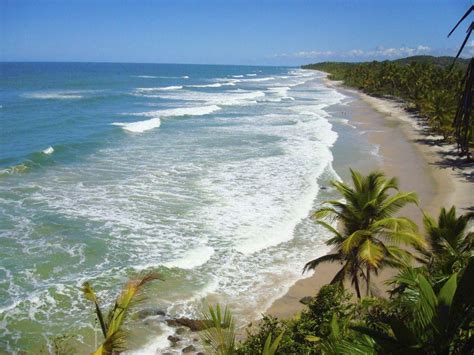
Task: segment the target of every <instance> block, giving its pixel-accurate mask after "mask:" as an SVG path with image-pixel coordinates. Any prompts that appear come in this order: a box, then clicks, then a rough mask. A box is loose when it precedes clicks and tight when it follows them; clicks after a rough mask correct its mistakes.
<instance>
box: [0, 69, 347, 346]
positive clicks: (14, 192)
mask: <svg viewBox="0 0 474 355" xmlns="http://www.w3.org/2000/svg"><path fill="white" fill-rule="evenodd" d="M345 100H347V98H346V97H345V96H343V95H342V94H339V93H337V92H336V91H335V90H333V89H330V88H327V87H325V86H324V85H323V83H322V76H321V74H319V73H316V72H310V71H304V70H299V69H295V68H278V67H248V66H204V65H164V64H160V65H154V64H93V63H90V64H74V63H67V64H61V63H16V64H15V63H10V64H8V63H3V64H2V65H1V93H0V105H1V108H0V115H1V118H0V125H1V136H0V242H1V246H2V248H1V250H0V254H1V256H0V338H1V340H0V348H1V349H3V350H7V351H14V350H30V351H35V350H38V349H40V348H41V346H43V345H44V344H45V343H46V342H47V340H48V337H50V336H52V335H58V334H78V335H79V338H78V339H79V342H82V343H84V345H83V347H82V348H81V349H82V350H83V351H84V352H85V353H87V352H88V351H91V350H92V347H91V344H92V346H93V343H92V339H93V338H94V331H97V326H96V325H95V324H94V321H93V317H92V312H91V309H90V305H89V304H88V303H87V301H85V300H84V299H83V297H82V295H81V294H80V291H79V288H80V286H81V285H82V283H83V282H84V281H86V280H90V281H91V282H92V283H93V285H95V287H96V289H97V290H98V291H99V293H100V296H101V298H102V299H103V301H104V302H105V303H106V302H110V300H111V299H112V298H113V296H114V295H115V294H116V291H117V290H118V289H119V286H120V285H121V284H122V283H123V282H124V281H125V280H126V278H127V277H129V276H131V275H133V274H135V273H136V272H138V271H141V270H149V269H155V270H158V271H160V272H162V273H163V275H164V276H165V278H166V281H165V282H163V283H159V284H157V285H156V286H155V287H154V291H153V296H152V297H150V299H149V301H148V302H149V303H150V304H151V305H153V306H158V307H160V308H163V309H166V310H167V312H168V314H169V315H172V316H176V315H187V316H193V315H195V313H196V311H197V309H198V308H199V307H200V305H201V304H202V300H203V299H207V300H211V301H219V302H221V303H230V304H231V305H232V307H233V309H234V312H235V313H236V314H237V315H238V317H239V318H240V319H243V320H250V319H252V318H253V317H256V316H258V314H260V313H261V312H262V311H264V310H265V308H266V307H268V306H269V305H270V304H271V302H272V300H273V299H275V298H276V297H278V296H280V295H281V294H283V293H284V292H285V291H286V289H287V287H288V286H289V285H290V284H291V283H292V282H294V281H295V280H296V279H298V278H299V277H301V267H302V265H303V264H304V262H305V261H307V260H308V259H309V258H312V257H315V256H317V255H322V254H323V253H325V252H326V251H327V248H326V246H325V245H324V240H325V234H324V233H323V232H322V231H321V230H320V229H319V228H318V227H317V226H315V225H314V223H312V222H311V221H309V220H308V218H307V217H308V214H309V212H310V211H311V209H312V208H314V207H315V206H317V205H318V204H319V203H320V201H322V200H323V199H324V198H325V197H327V192H324V191H320V186H322V185H323V184H326V183H327V181H328V180H329V179H333V178H337V175H336V173H335V172H334V170H333V168H332V160H333V154H332V152H331V149H332V147H333V145H334V143H335V141H336V139H337V133H336V132H335V131H334V129H333V128H332V124H333V123H334V122H335V121H336V120H337V117H335V116H334V114H333V113H329V112H330V111H328V109H329V108H330V107H332V106H333V105H335V104H340V103H344V102H345ZM325 193H326V196H325V195H324V194H325ZM136 328H137V329H140V337H141V338H140V339H141V345H139V344H138V345H137V348H140V347H142V346H143V344H147V345H146V349H148V350H146V351H150V352H154V351H156V348H157V347H160V346H164V345H163V344H165V343H166V342H163V341H162V340H163V337H165V336H166V332H167V331H169V329H167V328H166V327H165V326H164V325H161V324H159V323H157V324H156V325H155V327H149V326H146V325H143V324H142V323H140V322H138V321H137V324H136ZM94 329H95V330H94ZM156 334H164V335H162V336H161V337H159V338H156ZM164 339H165V338H164ZM142 352H145V350H143V349H142Z"/></svg>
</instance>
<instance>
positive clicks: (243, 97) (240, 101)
mask: <svg viewBox="0 0 474 355" xmlns="http://www.w3.org/2000/svg"><path fill="white" fill-rule="evenodd" d="M264 96H265V92H263V91H260V90H254V91H249V90H241V89H237V90H230V91H226V92H217V93H209V92H197V91H184V90H183V91H181V92H179V93H163V94H162V95H160V98H166V99H173V100H183V101H201V102H205V103H206V104H208V105H220V106H234V105H249V104H254V103H256V102H257V100H258V99H261V98H263V97H264Z"/></svg>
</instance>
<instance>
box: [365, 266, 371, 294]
mask: <svg viewBox="0 0 474 355" xmlns="http://www.w3.org/2000/svg"><path fill="white" fill-rule="evenodd" d="M366 276H367V294H366V296H369V295H370V266H369V265H367V275H366Z"/></svg>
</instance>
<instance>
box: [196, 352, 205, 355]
mask: <svg viewBox="0 0 474 355" xmlns="http://www.w3.org/2000/svg"><path fill="white" fill-rule="evenodd" d="M196 355H206V354H204V353H203V352H198V353H197V354H196Z"/></svg>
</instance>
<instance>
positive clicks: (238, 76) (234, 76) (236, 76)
mask: <svg viewBox="0 0 474 355" xmlns="http://www.w3.org/2000/svg"><path fill="white" fill-rule="evenodd" d="M232 77H233V78H243V77H244V76H243V75H232Z"/></svg>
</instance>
